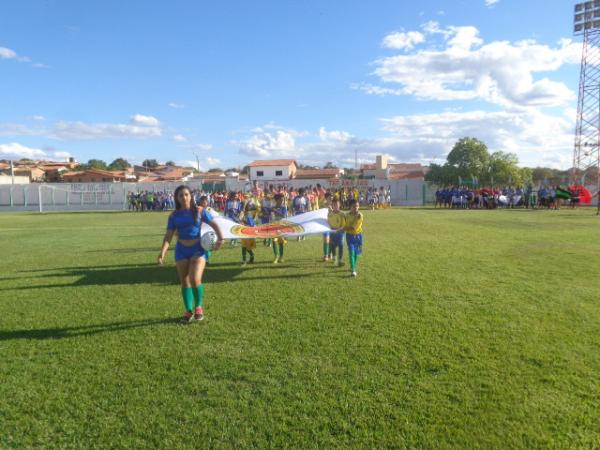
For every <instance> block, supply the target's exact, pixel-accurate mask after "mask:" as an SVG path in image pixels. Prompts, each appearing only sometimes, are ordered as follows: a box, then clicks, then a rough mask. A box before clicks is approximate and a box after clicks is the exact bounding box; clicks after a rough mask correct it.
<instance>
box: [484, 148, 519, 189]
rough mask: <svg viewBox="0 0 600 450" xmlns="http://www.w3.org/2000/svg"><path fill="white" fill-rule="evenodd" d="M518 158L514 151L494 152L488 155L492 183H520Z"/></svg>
mask: <svg viewBox="0 0 600 450" xmlns="http://www.w3.org/2000/svg"><path fill="white" fill-rule="evenodd" d="M518 163H519V159H518V158H517V155H515V154H514V153H505V152H495V153H492V155H491V156H490V164H489V171H488V173H489V176H490V180H489V182H490V183H491V179H492V177H493V180H494V185H522V184H523V180H522V179H521V169H520V168H519V166H518V165H517V164H518Z"/></svg>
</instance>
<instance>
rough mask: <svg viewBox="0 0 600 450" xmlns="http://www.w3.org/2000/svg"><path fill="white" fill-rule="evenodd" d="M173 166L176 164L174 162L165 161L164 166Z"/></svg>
mask: <svg viewBox="0 0 600 450" xmlns="http://www.w3.org/2000/svg"><path fill="white" fill-rule="evenodd" d="M175 165H176V164H175V162H174V161H167V162H166V163H165V166H170V167H173V166H175Z"/></svg>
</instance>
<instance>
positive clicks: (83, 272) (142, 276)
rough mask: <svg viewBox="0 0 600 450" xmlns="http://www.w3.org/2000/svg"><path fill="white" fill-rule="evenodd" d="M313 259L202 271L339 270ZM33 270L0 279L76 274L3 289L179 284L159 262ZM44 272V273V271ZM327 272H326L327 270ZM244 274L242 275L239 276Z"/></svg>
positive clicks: (271, 276)
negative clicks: (321, 266) (319, 265)
mask: <svg viewBox="0 0 600 450" xmlns="http://www.w3.org/2000/svg"><path fill="white" fill-rule="evenodd" d="M266 268H268V269H269V273H268V274H266V275H259V276H253V275H254V274H253V272H254V271H256V270H260V269H266ZM314 268H315V261H314V260H311V259H307V260H297V261H293V262H291V263H290V262H286V263H283V264H278V265H274V264H272V263H271V262H270V261H259V262H256V263H254V264H251V265H248V266H246V267H242V266H241V263H237V262H235V263H233V262H227V263H211V264H210V265H209V266H208V267H207V268H206V270H205V272H204V277H203V278H204V280H203V281H204V282H206V283H234V282H244V281H257V280H281V279H301V278H312V277H323V276H335V275H336V274H337V273H339V272H338V271H335V272H334V271H330V270H323V269H321V270H317V271H314V270H313V271H310V272H308V271H306V269H314ZM24 272H27V273H30V274H32V275H31V276H29V277H13V278H2V280H3V281H8V280H22V281H31V279H32V278H33V279H34V280H44V279H53V281H54V280H56V279H57V278H58V279H60V278H76V281H73V282H69V283H60V282H58V283H52V284H49V283H47V284H33V285H30V284H29V285H26V286H15V287H12V288H7V289H6V290H29V289H51V288H59V289H62V288H65V287H81V286H110V285H126V286H130V285H138V284H163V285H176V284H178V279H177V273H176V271H175V267H173V266H159V265H156V264H142V265H135V266H132V265H102V266H90V267H70V268H69V267H65V268H56V269H47V270H27V271H24ZM44 272H45V273H44ZM328 272H329V273H328ZM242 275H243V276H242Z"/></svg>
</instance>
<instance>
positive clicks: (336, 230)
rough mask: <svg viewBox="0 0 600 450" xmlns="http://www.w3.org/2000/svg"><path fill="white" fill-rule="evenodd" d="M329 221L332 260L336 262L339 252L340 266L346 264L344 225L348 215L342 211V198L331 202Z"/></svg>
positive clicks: (338, 260) (338, 262)
mask: <svg viewBox="0 0 600 450" xmlns="http://www.w3.org/2000/svg"><path fill="white" fill-rule="evenodd" d="M327 222H328V224H329V226H330V227H331V234H330V246H331V247H330V248H331V260H332V261H333V262H334V263H335V259H336V254H337V264H338V266H343V265H344V259H343V258H344V235H345V232H344V227H345V225H346V215H345V214H344V213H343V212H342V211H340V199H339V198H334V199H333V201H332V202H331V209H330V210H329V213H328V214H327Z"/></svg>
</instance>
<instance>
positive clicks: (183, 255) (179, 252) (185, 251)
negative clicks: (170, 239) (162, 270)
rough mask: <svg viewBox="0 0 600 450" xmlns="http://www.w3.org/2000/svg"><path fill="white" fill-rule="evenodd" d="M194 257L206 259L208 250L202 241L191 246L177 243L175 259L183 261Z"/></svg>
mask: <svg viewBox="0 0 600 450" xmlns="http://www.w3.org/2000/svg"><path fill="white" fill-rule="evenodd" d="M192 258H204V259H206V251H205V250H204V249H203V248H202V246H201V245H200V241H198V242H196V243H195V244H194V245H190V246H187V245H183V244H181V243H180V242H177V245H176V246H175V261H182V260H184V259H192Z"/></svg>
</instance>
